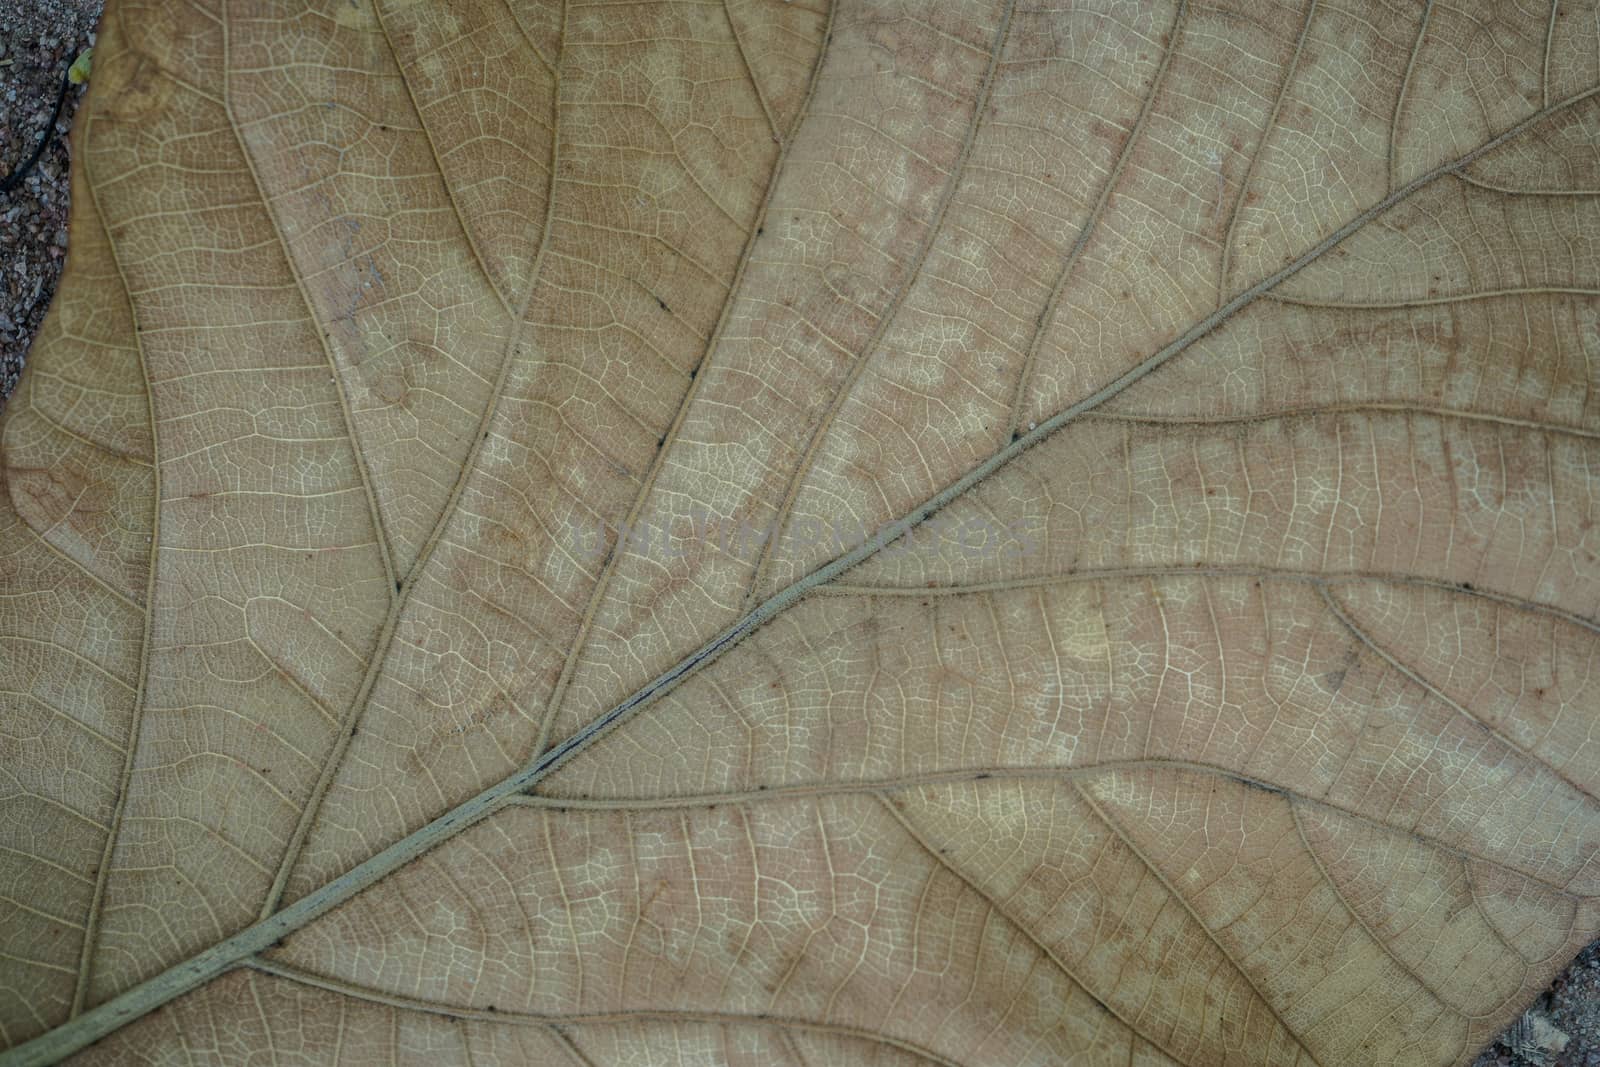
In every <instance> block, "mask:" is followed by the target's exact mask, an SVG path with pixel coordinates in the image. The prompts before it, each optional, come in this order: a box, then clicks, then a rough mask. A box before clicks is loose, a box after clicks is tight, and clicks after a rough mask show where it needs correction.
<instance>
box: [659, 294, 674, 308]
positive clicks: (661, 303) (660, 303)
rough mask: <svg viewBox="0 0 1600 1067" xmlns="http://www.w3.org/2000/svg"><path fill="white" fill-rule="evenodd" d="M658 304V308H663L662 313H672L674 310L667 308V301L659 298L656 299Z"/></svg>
mask: <svg viewBox="0 0 1600 1067" xmlns="http://www.w3.org/2000/svg"><path fill="white" fill-rule="evenodd" d="M656 304H657V306H659V307H660V308H661V310H662V311H671V310H672V309H671V308H669V307H667V302H666V301H665V300H663V299H661V298H660V297H659V296H658V297H656Z"/></svg>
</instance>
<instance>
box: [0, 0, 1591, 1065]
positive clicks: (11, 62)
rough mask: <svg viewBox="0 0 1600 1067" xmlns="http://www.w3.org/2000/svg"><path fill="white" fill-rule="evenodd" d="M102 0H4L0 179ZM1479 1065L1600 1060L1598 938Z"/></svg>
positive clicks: (7, 273) (5, 264)
mask: <svg viewBox="0 0 1600 1067" xmlns="http://www.w3.org/2000/svg"><path fill="white" fill-rule="evenodd" d="M100 7H101V0H0V183H4V182H5V179H6V177H7V176H9V175H10V174H11V172H12V171H13V169H14V168H16V167H17V166H19V165H21V164H22V163H23V162H24V161H26V160H27V159H28V158H29V157H30V156H32V155H33V152H34V149H35V148H36V147H37V146H38V143H39V136H40V133H41V131H43V130H44V129H45V127H46V125H47V124H48V123H49V122H50V114H51V111H52V110H53V109H54V107H55V102H56V96H57V94H58V93H59V92H60V91H61V83H62V79H63V78H64V77H65V75H66V71H67V67H68V66H69V65H70V64H71V63H72V61H73V59H75V58H76V57H77V56H78V54H79V53H80V52H82V51H83V50H84V49H85V48H88V47H90V46H91V45H92V44H93V43H94V27H95V24H96V23H97V22H98V21H99V18H100ZM82 95H83V89H82V87H79V86H73V87H71V88H69V89H68V91H67V94H66V98H65V100H63V102H62V106H61V114H60V116H59V117H58V118H57V120H56V122H55V125H54V127H53V128H51V129H50V131H49V135H48V136H49V143H48V145H47V147H46V148H45V150H44V153H43V154H42V155H41V156H40V158H39V161H38V163H37V164H35V165H34V167H33V169H32V170H31V171H29V172H28V174H27V175H26V176H25V177H24V178H23V179H22V181H21V183H20V184H19V185H18V186H17V187H16V188H14V189H12V190H11V192H10V193H6V194H0V409H3V408H4V405H5V398H6V397H8V396H10V395H11V390H12V389H13V388H14V387H15V386H16V382H17V375H18V374H19V373H20V372H21V371H22V365H23V362H24V360H25V358H26V356H27V351H28V345H29V343H30V342H31V341H32V340H33V335H34V333H35V332H37V331H38V329H39V323H40V320H42V319H43V318H44V313H45V309H46V308H47V307H48V306H49V303H50V298H51V296H52V295H54V293H55V289H56V280H57V279H58V278H59V277H60V276H61V265H62V262H63V260H64V258H65V256H66V248H67V206H68V191H67V162H68V154H69V153H68V146H67V142H66V137H65V134H66V132H67V130H68V129H69V128H70V127H71V126H72V116H73V114H74V113H75V112H76V111H77V107H78V101H79V99H80V98H81V97H82ZM1474 1067H1600V941H1597V942H1595V943H1594V944H1592V945H1590V946H1589V947H1588V948H1587V949H1586V950H1584V952H1583V954H1582V955H1580V956H1579V957H1578V958H1577V959H1576V960H1575V961H1573V964H1572V966H1571V967H1569V968H1568V969H1567V970H1566V971H1565V972H1564V973H1563V974H1561V975H1560V976H1559V977H1558V978H1556V980H1555V982H1554V983H1553V984H1552V985H1551V987H1550V989H1549V990H1547V991H1546V992H1545V993H1544V994H1543V995H1542V996H1540V998H1539V999H1538V1001H1537V1002H1535V1003H1534V1005H1533V1006H1532V1007H1530V1008H1529V1009H1528V1011H1527V1013H1526V1014H1525V1015H1523V1016H1522V1018H1520V1019H1519V1020H1518V1021H1517V1022H1516V1023H1514V1024H1512V1026H1511V1027H1510V1028H1509V1029H1508V1030H1507V1031H1506V1032H1505V1033H1504V1034H1502V1035H1501V1036H1500V1038H1499V1039H1498V1040H1496V1041H1495V1042H1494V1044H1492V1045H1490V1046H1489V1048H1487V1049H1485V1050H1484V1052H1483V1054H1482V1055H1481V1056H1479V1057H1478V1059H1477V1062H1476V1063H1475V1064H1474Z"/></svg>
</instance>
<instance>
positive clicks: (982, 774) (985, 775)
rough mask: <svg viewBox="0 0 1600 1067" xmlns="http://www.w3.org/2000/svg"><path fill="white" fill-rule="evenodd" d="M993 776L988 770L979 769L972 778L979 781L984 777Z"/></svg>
mask: <svg viewBox="0 0 1600 1067" xmlns="http://www.w3.org/2000/svg"><path fill="white" fill-rule="evenodd" d="M993 777H994V775H992V774H990V773H989V772H988V771H980V772H979V773H978V774H976V775H974V776H973V778H972V780H973V781H974V782H981V781H983V780H984V779H985V778H993Z"/></svg>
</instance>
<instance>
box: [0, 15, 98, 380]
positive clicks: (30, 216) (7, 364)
mask: <svg viewBox="0 0 1600 1067" xmlns="http://www.w3.org/2000/svg"><path fill="white" fill-rule="evenodd" d="M99 18H100V0H0V184H9V183H8V182H7V179H8V178H9V177H10V176H11V174H12V173H13V172H14V171H15V170H16V169H17V168H18V167H20V166H22V165H23V164H24V163H26V161H27V160H28V159H29V158H30V157H31V156H32V155H33V153H34V150H35V149H36V148H37V147H38V145H39V138H40V135H41V134H46V128H47V127H49V124H50V116H51V113H52V112H53V111H54V109H55V104H56V98H57V96H58V95H59V94H60V92H61V85H62V81H63V79H64V78H65V76H66V73H67V67H68V66H70V65H71V63H72V61H73V60H74V59H75V58H76V57H77V56H78V54H79V53H80V52H82V51H83V50H84V49H85V48H88V47H89V46H90V45H91V44H93V43H94V27H95V24H96V22H98V21H99ZM82 95H83V88H82V87H81V86H72V87H70V88H69V89H68V90H67V94H66V98H65V99H64V100H63V101H62V104H61V114H60V116H59V117H58V118H57V119H56V122H55V125H54V126H53V127H50V128H49V129H48V133H47V134H46V135H47V136H48V137H49V143H48V144H47V145H46V147H45V150H44V152H43V154H41V155H40V157H39V160H38V162H37V163H36V164H34V166H33V168H32V169H31V170H29V171H28V172H27V173H26V175H25V176H24V177H23V179H22V180H21V182H20V183H18V184H17V185H16V187H15V188H13V189H11V191H10V192H8V193H0V406H3V404H4V402H5V398H6V397H8V396H10V395H11V390H12V389H13V388H14V387H15V386H16V383H17V375H18V374H19V373H20V372H21V370H22V364H23V360H24V359H25V357H26V355H27V351H28V344H29V342H30V341H32V339H33V335H34V333H35V332H36V331H37V330H38V329H39V321H40V320H41V319H42V318H44V312H45V308H46V307H47V306H49V303H50V297H51V295H52V294H53V293H54V292H55V289H56V279H57V278H59V277H60V276H61V264H62V260H63V259H64V258H65V256H66V250H67V202H68V196H67V154H68V153H67V144H66V139H65V136H64V135H65V133H66V131H67V130H68V128H70V127H71V125H72V116H73V113H74V112H75V111H76V110H77V107H78V100H79V99H80V98H81V97H82Z"/></svg>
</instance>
